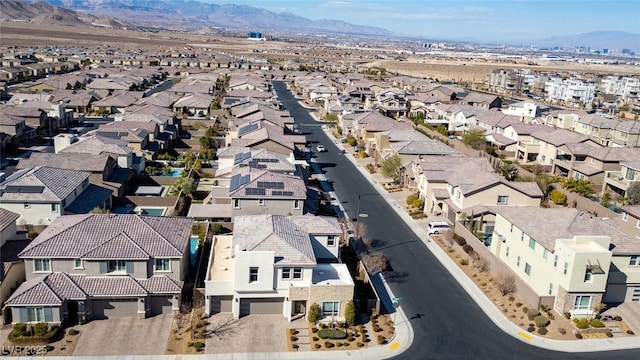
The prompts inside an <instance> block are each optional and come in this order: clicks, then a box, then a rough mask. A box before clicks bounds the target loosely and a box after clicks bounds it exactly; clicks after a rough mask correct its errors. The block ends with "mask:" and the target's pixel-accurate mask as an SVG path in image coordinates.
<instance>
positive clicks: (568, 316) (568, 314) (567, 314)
mask: <svg viewBox="0 0 640 360" xmlns="http://www.w3.org/2000/svg"><path fill="white" fill-rule="evenodd" d="M562 315H564V317H565V318H567V319H571V313H570V312H566V311H565V312H564V313H563V314H562Z"/></svg>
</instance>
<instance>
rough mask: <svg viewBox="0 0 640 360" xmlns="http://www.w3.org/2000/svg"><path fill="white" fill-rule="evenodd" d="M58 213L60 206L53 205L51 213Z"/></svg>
mask: <svg viewBox="0 0 640 360" xmlns="http://www.w3.org/2000/svg"><path fill="white" fill-rule="evenodd" d="M57 211H58V204H51V212H57Z"/></svg>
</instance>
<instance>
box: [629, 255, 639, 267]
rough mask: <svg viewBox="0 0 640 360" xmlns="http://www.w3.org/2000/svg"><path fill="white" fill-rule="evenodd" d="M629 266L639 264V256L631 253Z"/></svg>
mask: <svg viewBox="0 0 640 360" xmlns="http://www.w3.org/2000/svg"><path fill="white" fill-rule="evenodd" d="M629 266H640V256H638V255H633V256H632V257H630V258H629Z"/></svg>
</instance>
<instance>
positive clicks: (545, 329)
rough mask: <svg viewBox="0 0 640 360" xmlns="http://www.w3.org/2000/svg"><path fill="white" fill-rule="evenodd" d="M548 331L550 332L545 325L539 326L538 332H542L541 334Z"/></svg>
mask: <svg viewBox="0 0 640 360" xmlns="http://www.w3.org/2000/svg"><path fill="white" fill-rule="evenodd" d="M547 332H548V331H547V328H546V327H544V326H541V327H539V328H538V334H540V335H546V334H547Z"/></svg>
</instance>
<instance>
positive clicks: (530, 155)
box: [504, 122, 554, 163]
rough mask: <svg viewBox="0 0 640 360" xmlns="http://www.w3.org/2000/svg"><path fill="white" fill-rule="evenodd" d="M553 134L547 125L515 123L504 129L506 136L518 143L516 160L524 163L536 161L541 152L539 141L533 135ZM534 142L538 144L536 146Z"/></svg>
mask: <svg viewBox="0 0 640 360" xmlns="http://www.w3.org/2000/svg"><path fill="white" fill-rule="evenodd" d="M545 131H546V132H553V131H554V129H553V128H552V127H550V126H547V125H537V124H525V123H521V122H519V123H515V124H511V125H509V126H507V127H505V128H504V136H505V137H507V138H508V139H511V140H513V141H515V142H516V153H515V156H514V159H515V160H518V161H522V162H525V163H527V162H532V161H536V158H537V157H538V152H539V146H540V145H539V144H540V143H539V141H538V140H537V139H534V138H533V137H532V135H533V134H534V133H537V132H545ZM534 141H535V142H536V143H535V144H534Z"/></svg>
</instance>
